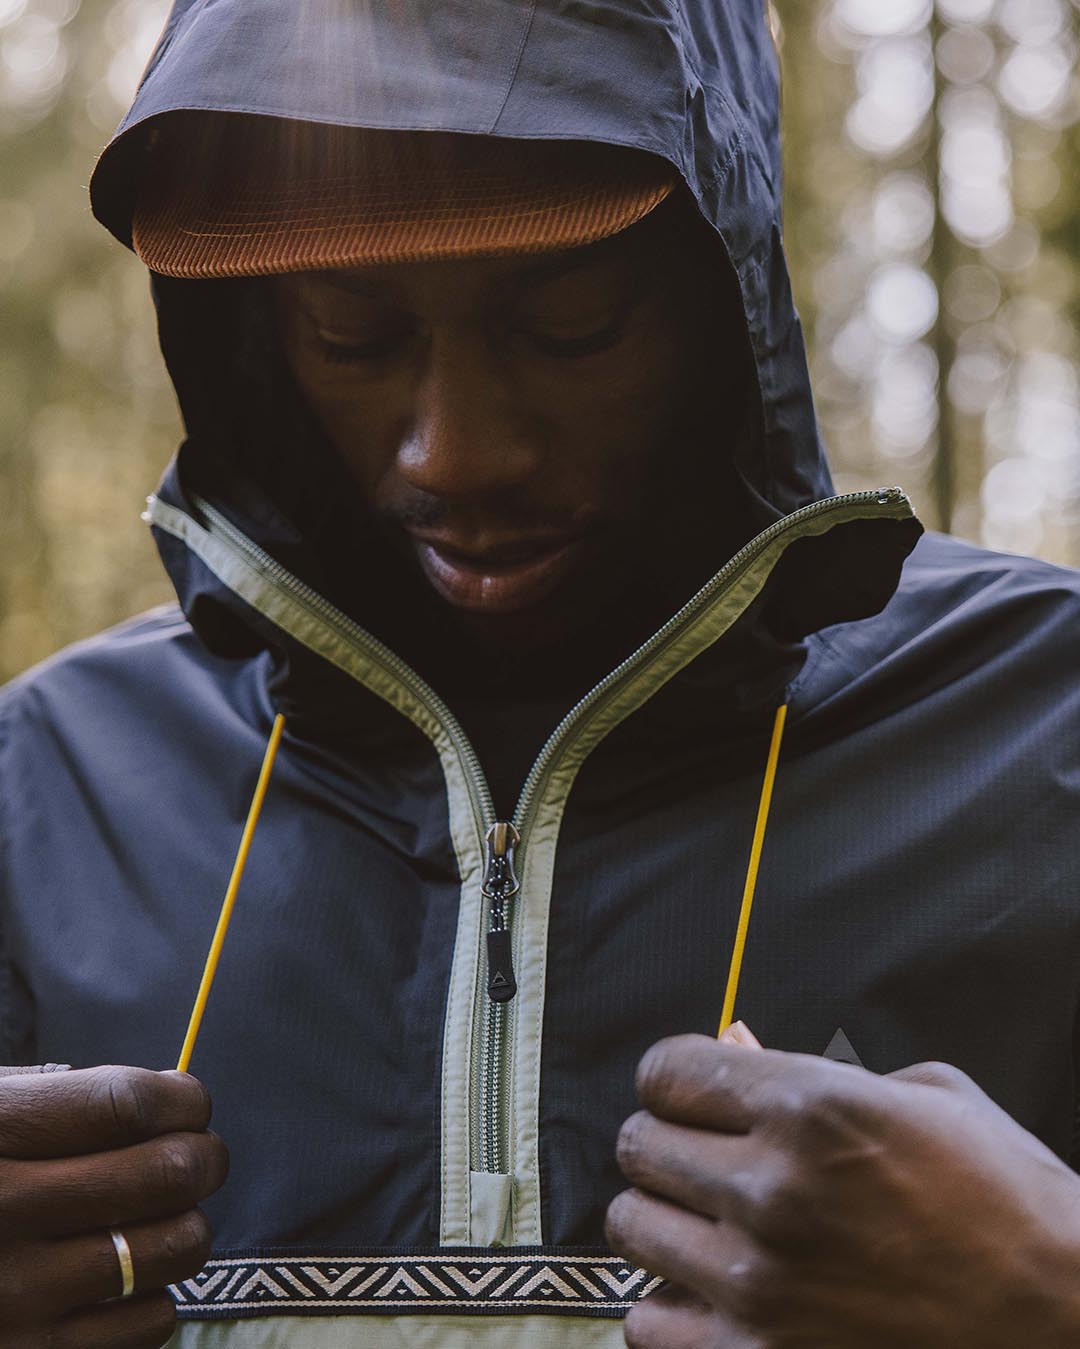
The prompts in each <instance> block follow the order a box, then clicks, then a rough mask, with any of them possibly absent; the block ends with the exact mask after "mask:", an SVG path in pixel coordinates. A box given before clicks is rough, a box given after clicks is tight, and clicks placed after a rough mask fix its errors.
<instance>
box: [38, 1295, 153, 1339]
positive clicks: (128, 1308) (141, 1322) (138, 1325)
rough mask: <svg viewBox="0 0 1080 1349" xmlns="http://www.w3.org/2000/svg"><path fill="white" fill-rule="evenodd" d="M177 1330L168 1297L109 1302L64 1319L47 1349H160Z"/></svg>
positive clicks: (57, 1326) (147, 1297) (53, 1334)
mask: <svg viewBox="0 0 1080 1349" xmlns="http://www.w3.org/2000/svg"><path fill="white" fill-rule="evenodd" d="M175 1329H176V1306H175V1304H174V1303H173V1300H172V1298H171V1297H169V1295H168V1293H148V1294H147V1295H146V1296H145V1297H133V1298H127V1299H125V1300H124V1301H123V1302H108V1303H105V1304H104V1305H103V1306H100V1307H94V1308H91V1309H89V1310H87V1311H81V1312H75V1313H73V1314H72V1315H71V1316H65V1317H64V1319H63V1320H62V1321H60V1322H59V1323H58V1324H57V1325H56V1326H55V1327H54V1329H53V1331H52V1339H51V1340H50V1341H49V1345H50V1349H162V1346H163V1345H165V1344H167V1343H168V1342H169V1340H170V1339H172V1335H173V1331H174V1330H175Z"/></svg>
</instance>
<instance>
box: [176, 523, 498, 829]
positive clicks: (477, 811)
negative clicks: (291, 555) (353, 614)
mask: <svg viewBox="0 0 1080 1349" xmlns="http://www.w3.org/2000/svg"><path fill="white" fill-rule="evenodd" d="M192 501H193V502H194V504H195V506H196V508H197V509H198V511H199V514H200V515H202V516H204V517H205V519H206V520H207V522H208V523H209V524H210V525H211V526H212V532H214V533H217V534H221V535H223V536H224V537H225V538H227V539H228V540H229V542H230V543H232V544H233V545H234V546H235V547H236V548H238V549H239V550H240V551H241V552H242V553H243V554H244V555H245V556H246V557H248V558H249V559H250V560H251V561H252V562H253V563H254V564H255V565H256V566H257V567H258V568H259V571H260V572H261V573H262V574H263V575H264V576H266V577H267V578H268V579H269V580H270V582H271V583H272V584H273V585H276V586H277V587H278V588H279V589H280V590H284V591H285V592H287V593H288V595H289V596H290V597H291V598H293V599H295V600H297V601H299V602H300V603H301V604H302V605H303V606H304V608H306V609H307V610H308V611H309V612H311V613H314V614H316V615H317V616H318V617H319V618H320V619H322V620H323V622H325V623H326V624H327V626H328V627H330V628H332V629H333V630H334V632H335V633H336V634H337V635H338V636H340V637H343V638H345V639H346V640H347V641H348V642H349V643H351V644H352V645H353V646H355V647H357V648H358V649H360V650H362V651H363V653H364V655H365V656H367V657H369V658H370V659H371V660H372V661H373V662H374V664H376V665H377V666H378V667H379V668H380V669H381V670H382V672H383V673H384V674H387V675H391V676H392V677H393V678H395V679H397V680H399V681H400V683H402V684H403V685H404V686H405V687H406V688H407V689H408V691H409V692H410V693H411V694H412V695H413V697H414V698H415V699H416V701H417V702H419V703H421V704H422V705H423V706H424V708H425V709H426V710H427V711H428V712H429V713H430V714H431V715H432V716H433V717H434V718H435V719H436V720H437V721H438V722H439V723H440V725H441V726H442V727H443V729H444V730H445V731H446V733H447V734H448V735H449V737H450V740H451V741H452V743H453V745H454V749H455V751H456V753H457V756H458V759H459V760H460V762H461V765H462V767H463V768H464V770H465V779H466V782H467V784H468V787H469V794H470V797H471V799H472V807H473V817H474V819H475V821H476V827H477V834H478V838H479V842H480V845H481V847H482V846H483V839H484V833H485V831H486V830H487V829H488V828H489V827H490V825H492V824H494V822H495V804H494V802H493V800H492V796H491V789H490V788H489V787H488V784H487V779H486V778H485V776H484V770H483V769H482V768H481V766H480V760H479V759H478V758H477V756H476V750H475V749H473V747H472V744H471V743H470V741H469V738H468V736H466V734H465V731H464V729H463V728H462V726H461V724H460V723H459V722H458V720H457V718H456V717H455V716H454V714H453V712H451V711H450V709H449V707H447V705H446V703H444V702H443V700H442V699H441V698H440V697H439V695H438V694H437V693H436V692H435V690H434V689H433V688H432V687H431V685H430V684H427V683H426V682H425V681H424V680H423V679H421V678H420V676H419V675H418V674H417V673H416V671H415V670H413V669H412V668H411V666H409V665H406V664H405V662H404V661H403V660H402V659H401V658H400V657H399V656H395V655H394V653H393V652H392V651H391V650H390V648H389V647H388V646H384V645H383V643H382V642H380V641H379V640H378V638H377V637H373V636H372V635H371V633H369V632H368V631H367V630H366V629H365V628H362V627H361V626H360V624H359V623H354V622H353V620H352V619H351V618H349V617H348V616H347V615H346V614H343V613H342V612H341V610H340V609H338V608H337V607H336V606H334V605H333V604H331V603H330V601H329V600H325V599H323V597H322V596H321V595H320V594H319V593H318V592H317V591H315V590H312V588H311V587H310V586H309V585H305V583H304V582H303V581H301V580H300V579H299V578H298V577H296V576H294V575H293V574H292V572H290V571H288V570H286V568H285V567H283V566H282V565H281V563H280V562H278V561H277V560H276V559H275V558H273V557H271V555H270V554H269V553H267V552H264V551H263V549H261V548H260V547H259V546H258V544H255V543H252V541H251V540H250V539H249V538H248V537H247V535H246V534H244V533H243V532H242V531H241V530H239V529H237V527H236V526H235V525H234V524H233V523H232V521H230V520H228V519H226V517H225V516H224V515H222V514H221V512H220V511H218V510H216V509H215V508H214V507H213V506H211V505H210V503H209V502H208V501H204V500H203V499H202V498H201V497H193V498H192Z"/></svg>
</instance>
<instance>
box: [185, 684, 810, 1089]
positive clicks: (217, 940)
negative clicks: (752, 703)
mask: <svg viewBox="0 0 1080 1349" xmlns="http://www.w3.org/2000/svg"><path fill="white" fill-rule="evenodd" d="M786 718H787V704H786V703H785V704H783V705H782V706H780V707H778V708H777V709H776V720H775V722H774V723H773V732H772V740H771V742H770V744H769V757H768V759H767V761H766V764H765V780H764V782H763V783H762V786H761V800H760V801H759V803H758V813H757V822H756V824H755V826H754V839H753V843H752V844H751V845H750V862H749V864H748V866H747V868H746V884H745V886H744V887H743V897H742V907H741V909H740V910H739V924H738V927H737V928H736V931H735V945H734V947H733V948H732V952H731V966H730V968H729V970H728V980H727V988H726V990H725V992H724V1007H723V1011H722V1012H721V1014H720V1027H719V1030H718V1031H717V1035H722V1034H723V1033H724V1031H725V1030H726V1029H727V1028H728V1026H730V1025H731V1023H732V1020H733V1018H734V1012H735V996H736V994H737V993H738V990H739V975H740V973H741V972H742V963H743V955H744V953H745V951H746V934H747V929H748V928H749V926H750V910H751V908H752V907H753V904H754V890H755V889H756V887H757V877H758V867H759V866H760V864H761V850H762V847H763V845H764V842H765V828H766V825H767V824H768V821H769V806H770V805H771V803H772V793H773V784H774V783H775V781H776V765H777V761H778V760H779V758H780V745H781V742H782V741H783V738H784V722H785V720H786ZM284 729H285V718H284V717H283V716H282V715H281V714H280V713H279V714H278V715H277V716H276V717H275V718H274V727H273V730H272V731H271V732H270V739H269V741H268V742H267V746H266V753H265V754H264V756H263V762H262V768H261V770H260V772H259V780H258V782H257V783H256V786H255V794H254V796H253V797H252V798H251V806H250V808H249V810H248V816H247V822H246V824H245V825H244V832H243V835H242V836H241V838H240V847H239V848H238V850H237V853H236V861H235V862H234V863H233V869H232V875H231V876H230V878H229V884H228V888H227V889H226V891H225V898H224V900H223V901H222V904H221V913H220V914H219V916H218V921H217V927H216V928H215V929H214V937H213V940H212V941H211V943H210V950H209V952H208V954H207V957H206V965H205V967H204V969H203V974H202V979H201V980H200V982H199V991H198V993H197V994H196V996H195V1005H194V1007H193V1008H192V1009H191V1018H190V1020H189V1021H188V1028H187V1034H186V1035H185V1036H184V1045H183V1048H182V1049H181V1051H180V1057H179V1059H178V1060H177V1064H176V1067H177V1070H178V1071H179V1072H182V1073H186V1072H187V1070H188V1066H189V1064H190V1063H191V1055H192V1052H193V1051H194V1049H195V1040H196V1038H197V1037H198V1034H199V1027H200V1026H201V1025H202V1019H203V1013H204V1012H205V1011H206V1004H207V1001H208V999H209V997H210V990H211V988H212V987H213V984H214V976H215V975H216V974H217V967H218V961H219V960H220V959H221V952H222V948H223V947H224V945H225V937H226V935H227V934H228V931H229V923H230V921H231V920H232V913H233V907H234V905H235V903H236V894H237V891H238V890H239V889H240V881H241V879H242V877H243V875H244V867H245V866H246V865H247V859H248V853H249V852H250V851H251V841H252V839H253V838H254V836H255V826H256V825H257V824H258V823H259V815H260V814H261V813H262V808H263V802H264V800H265V799H266V789H267V787H268V786H269V785H270V774H271V773H272V771H273V768H274V760H275V759H276V757H277V752H278V746H279V745H280V744H281V733H282V731H283V730H284Z"/></svg>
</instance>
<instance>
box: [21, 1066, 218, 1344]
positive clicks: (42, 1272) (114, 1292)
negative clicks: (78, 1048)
mask: <svg viewBox="0 0 1080 1349" xmlns="http://www.w3.org/2000/svg"><path fill="white" fill-rule="evenodd" d="M209 1119H210V1102H209V1098H208V1097H207V1094H206V1092H205V1090H204V1089H203V1087H202V1086H201V1085H200V1084H199V1083H198V1082H196V1080H195V1079H194V1078H192V1077H188V1076H186V1075H185V1074H182V1073H153V1072H148V1071H146V1070H145V1069H141V1068H89V1069H85V1070H82V1071H78V1072H47V1073H42V1072H41V1071H39V1070H35V1069H31V1068H27V1069H22V1070H19V1071H18V1072H16V1073H15V1074H14V1075H12V1074H6V1075H0V1349H99V1347H100V1349H106V1346H107V1347H108V1349H159V1346H161V1345H163V1344H164V1343H165V1342H166V1341H167V1340H168V1339H169V1337H170V1336H171V1334H172V1331H173V1327H174V1323H175V1313H174V1310H173V1304H172V1301H171V1299H170V1298H169V1295H168V1294H167V1293H166V1292H165V1291H164V1289H165V1287H166V1285H168V1284H170V1283H175V1282H176V1281H177V1280H178V1279H185V1278H190V1277H192V1276H193V1275H194V1274H197V1273H198V1271H199V1270H200V1269H201V1268H202V1266H203V1264H204V1263H205V1261H206V1258H207V1255H208V1253H209V1245H210V1239H209V1229H208V1226H207V1222H206V1219H205V1218H204V1217H203V1215H202V1214H201V1213H200V1212H199V1211H198V1209H197V1208H196V1205H197V1204H198V1203H199V1202H200V1201H201V1200H203V1199H205V1198H206V1197H207V1195H210V1194H212V1193H213V1192H214V1191H215V1190H216V1189H218V1187H219V1186H220V1185H221V1184H222V1182H223V1181H224V1179H225V1174H226V1171H227V1169H228V1157H227V1154H226V1151H225V1147H224V1145H223V1144H222V1142H221V1140H220V1139H219V1138H217V1137H216V1136H215V1135H214V1134H211V1133H207V1132H206V1126H207V1123H208V1121H209ZM112 1228H115V1229H117V1230H119V1231H120V1232H121V1233H122V1235H123V1236H124V1237H125V1238H126V1239H127V1242H128V1244H129V1246H130V1248H131V1256H132V1264H133V1265H134V1270H135V1291H134V1295H133V1296H132V1297H130V1298H125V1299H123V1300H122V1301H121V1300H113V1299H119V1297H120V1292H121V1275H120V1263H119V1260H118V1258H117V1253H116V1250H115V1248H114V1246H113V1242H112V1239H111V1237H110V1235H109V1231H110V1229H112Z"/></svg>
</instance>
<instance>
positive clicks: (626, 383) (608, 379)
mask: <svg viewBox="0 0 1080 1349" xmlns="http://www.w3.org/2000/svg"><path fill="white" fill-rule="evenodd" d="M521 394H522V398H523V402H526V403H527V404H528V405H529V406H531V407H532V408H533V409H534V410H535V411H534V415H535V417H536V419H537V424H538V425H542V427H543V437H544V441H545V444H546V445H547V447H548V454H549V458H550V461H551V462H552V464H553V465H555V464H557V465H558V476H559V477H560V478H562V479H563V481H564V482H570V481H575V482H576V484H577V490H579V491H581V492H582V493H584V494H587V495H588V496H590V497H593V498H595V496H596V494H597V492H598V491H599V492H603V493H605V494H606V495H607V496H608V498H609V500H611V501H614V502H626V501H629V500H632V499H633V498H635V497H636V496H640V494H641V493H642V492H643V491H645V490H647V487H648V483H649V481H650V478H651V477H652V476H653V475H652V473H651V470H652V469H653V468H654V466H655V465H656V463H657V461H658V460H659V459H661V458H662V457H663V455H664V453H665V451H666V449H667V447H668V446H669V445H670V444H671V443H672V440H673V438H675V437H677V435H678V430H677V423H678V422H679V421H680V420H681V419H682V417H683V416H684V413H685V408H686V405H687V401H688V398H689V395H690V388H689V382H688V381H687V380H686V379H685V378H684V366H683V364H682V363H681V362H680V361H678V360H677V359H672V357H671V356H669V354H668V352H667V351H665V350H663V349H660V348H658V347H657V346H656V345H655V344H650V345H649V346H648V348H647V349H645V350H641V351H640V352H635V351H633V350H630V351H628V352H626V353H618V354H617V353H611V357H610V358H608V359H604V360H597V361H595V362H589V363H588V364H587V365H586V364H585V363H582V364H581V365H579V366H576V367H575V366H574V363H568V364H567V366H566V367H559V366H550V367H548V368H546V369H541V370H539V371H534V372H533V373H532V375H531V377H530V378H529V379H527V380H525V381H523V382H522V386H521Z"/></svg>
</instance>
